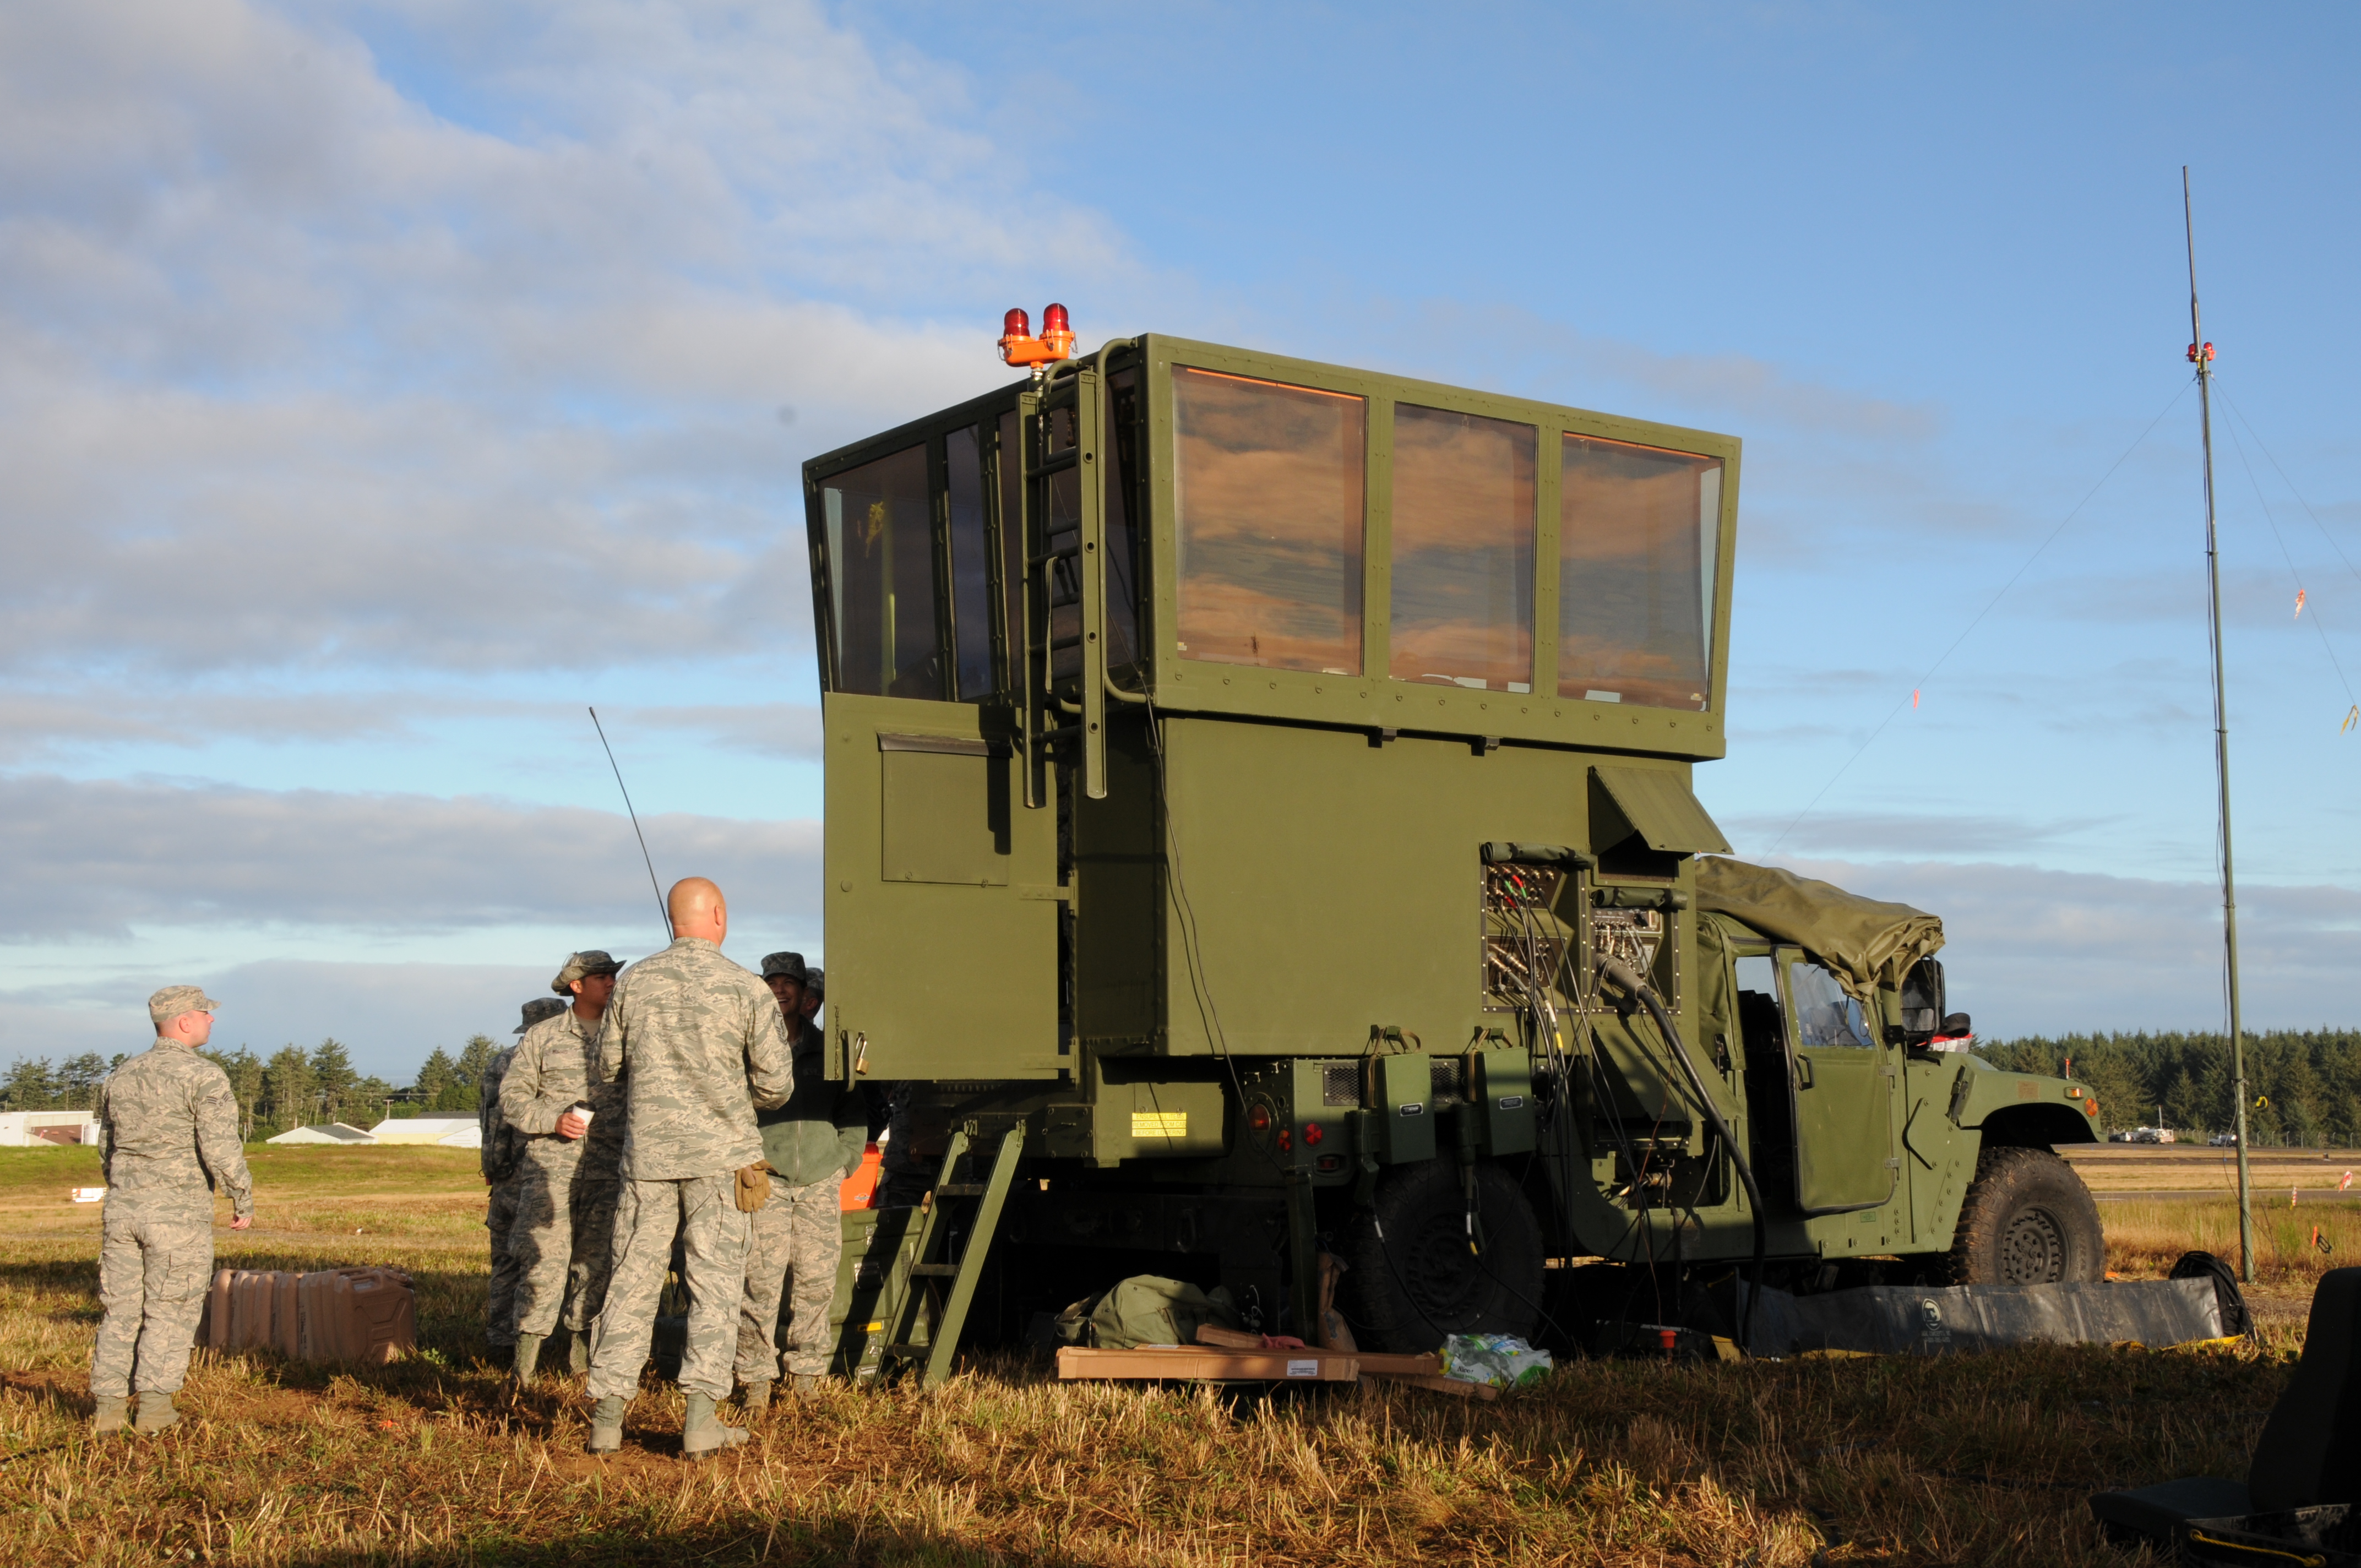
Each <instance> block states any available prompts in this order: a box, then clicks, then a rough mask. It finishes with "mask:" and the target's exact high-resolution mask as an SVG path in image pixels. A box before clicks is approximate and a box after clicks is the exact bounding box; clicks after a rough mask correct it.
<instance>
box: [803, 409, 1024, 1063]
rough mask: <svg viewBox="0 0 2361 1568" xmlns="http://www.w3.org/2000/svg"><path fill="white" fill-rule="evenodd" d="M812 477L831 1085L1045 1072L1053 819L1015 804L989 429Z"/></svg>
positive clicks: (946, 430) (899, 439) (981, 415)
mask: <svg viewBox="0 0 2361 1568" xmlns="http://www.w3.org/2000/svg"><path fill="white" fill-rule="evenodd" d="M968 412H969V413H970V416H971V417H970V418H968V419H967V420H966V421H965V422H957V423H950V424H948V426H947V427H946V426H938V427H937V428H934V429H932V430H921V431H904V432H897V433H895V434H894V435H892V436H886V437H881V438H880V439H879V440H878V441H876V442H873V443H870V444H866V446H865V448H864V449H863V450H862V451H861V452H860V453H858V454H857V455H855V460H854V461H853V462H852V463H851V464H850V465H849V466H842V467H840V468H837V469H836V470H835V471H834V472H832V473H829V474H826V475H823V476H820V477H815V478H814V479H813V480H812V481H811V485H810V495H809V499H810V503H811V505H812V508H813V510H814V517H813V523H814V527H813V530H812V534H813V546H814V549H813V554H814V555H815V559H814V561H813V582H814V586H815V590H816V598H817V600H818V604H817V609H818V617H817V619H818V623H819V635H820V640H821V643H822V651H823V656H822V665H823V674H824V678H823V695H822V697H821V719H822V728H823V731H824V733H825V737H826V740H825V744H826V749H827V758H826V764H825V777H826V801H827V824H826V828H825V866H824V873H825V877H826V882H825V894H824V903H825V906H826V917H827V930H828V937H829V948H828V978H829V987H828V997H829V1001H828V1005H829V1044H830V1047H831V1058H832V1059H831V1068H832V1074H831V1075H832V1076H839V1077H843V1076H850V1077H852V1078H854V1079H856V1080H857V1079H860V1078H867V1079H870V1080H887V1081H890V1080H895V1079H903V1078H936V1079H941V1078H952V1079H956V1078H963V1077H970V1076H972V1077H976V1078H994V1079H1009V1078H1037V1077H1038V1078H1054V1077H1055V1076H1056V1075H1057V1072H1058V1069H1060V1067H1061V1066H1066V1065H1070V1062H1069V1061H1068V1060H1067V1059H1066V1058H1061V1057H1060V1043H1061V1041H1060V1025H1059V1014H1060V1008H1059V996H1058V986H1059V974H1060V964H1059V957H1058V949H1059V922H1060V907H1061V905H1060V897H1061V894H1060V890H1059V888H1058V881H1059V878H1058V866H1057V839H1056V831H1057V828H1056V820H1055V816H1056V814H1055V813H1054V812H1050V811H1027V810H1026V809H1024V807H1023V805H1022V802H1023V798H1024V796H1023V782H1022V778H1021V775H1020V773H1019V771H1018V757H1017V754H1016V753H1017V751H1018V750H1019V748H1018V746H1017V745H1016V736H1015V734H1014V733H1013V729H1012V726H1011V723H1010V722H1009V717H1008V710H1007V709H1006V707H1005V706H1001V705H998V704H996V703H995V702H994V700H993V698H994V688H995V687H996V686H997V685H998V684H999V679H1000V667H1001V663H1002V662H1001V661H1000V660H999V659H998V658H997V657H996V656H995V647H996V646H998V645H1000V644H999V639H998V638H996V637H995V636H994V632H995V630H997V626H998V622H999V620H1000V616H999V614H998V613H997V611H996V609H995V606H994V599H995V598H997V597H998V592H999V588H1000V583H1001V578H1002V573H1001V572H1000V570H999V569H998V566H997V564H996V562H995V560H994V557H995V555H996V554H997V552H996V550H995V549H994V548H993V546H994V545H995V544H996V543H997V534H998V530H997V528H996V527H994V526H993V524H994V523H995V522H996V521H997V519H996V516H995V515H990V514H996V513H997V511H998V510H999V509H998V508H997V507H995V506H991V505H988V504H987V496H988V492H989V491H990V489H991V488H993V486H992V480H993V477H994V468H995V466H996V465H995V463H994V449H995V448H996V446H997V444H998V429H997V423H998V422H997V420H996V419H995V418H994V416H993V415H991V414H990V413H988V412H982V411H972V410H971V411H968Z"/></svg>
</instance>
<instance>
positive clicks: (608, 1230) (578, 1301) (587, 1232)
mask: <svg viewBox="0 0 2361 1568" xmlns="http://www.w3.org/2000/svg"><path fill="white" fill-rule="evenodd" d="M621 1189H622V1183H621V1182H620V1181H618V1180H616V1179H614V1178H613V1177H611V1176H587V1175H583V1174H581V1173H578V1172H577V1174H576V1176H575V1178H574V1263H573V1266H571V1267H570V1268H568V1269H567V1270H566V1311H565V1313H564V1314H563V1315H562V1316H561V1317H560V1318H559V1320H558V1321H560V1322H562V1323H564V1324H565V1325H566V1327H567V1328H569V1329H571V1330H573V1331H574V1332H576V1333H580V1332H582V1331H583V1330H585V1329H587V1328H588V1327H589V1326H590V1325H591V1323H592V1322H594V1321H597V1319H598V1314H599V1312H600V1311H601V1310H603V1309H604V1308H605V1307H606V1305H607V1279H608V1276H609V1274H610V1273H612V1272H613V1269H614V1265H615V1199H616V1195H617V1194H618V1193H619V1192H620V1190H621Z"/></svg>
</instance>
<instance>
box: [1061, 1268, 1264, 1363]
mask: <svg viewBox="0 0 2361 1568" xmlns="http://www.w3.org/2000/svg"><path fill="white" fill-rule="evenodd" d="M1206 1323H1217V1324H1219V1325H1220V1326H1222V1327H1223V1328H1225V1329H1235V1328H1239V1327H1241V1326H1243V1320H1241V1319H1240V1318H1239V1316H1238V1310H1237V1307H1236V1305H1235V1303H1234V1302H1233V1301H1232V1300H1231V1299H1230V1293H1229V1291H1228V1289H1227V1288H1224V1287H1221V1286H1216V1287H1214V1288H1213V1290H1212V1291H1211V1292H1210V1293H1209V1292H1207V1291H1204V1290H1201V1289H1199V1288H1197V1287H1196V1286H1194V1285H1184V1284H1182V1283H1181V1282H1180V1280H1178V1279H1164V1278H1160V1277H1158V1276H1156V1275H1153V1274H1135V1275H1133V1276H1132V1277H1130V1278H1128V1279H1126V1280H1125V1281H1123V1282H1122V1283H1121V1284H1119V1285H1117V1286H1116V1287H1115V1288H1114V1289H1112V1290H1109V1291H1106V1292H1105V1293H1104V1294H1103V1295H1100V1296H1096V1297H1088V1296H1086V1297H1084V1298H1083V1299H1081V1300H1079V1301H1077V1302H1075V1303H1074V1304H1073V1305H1072V1306H1071V1307H1069V1308H1067V1309H1066V1310H1064V1311H1062V1312H1060V1313H1059V1314H1058V1338H1059V1339H1060V1341H1061V1342H1063V1343H1067V1344H1081V1345H1095V1346H1097V1347H1098V1348H1100V1349H1102V1350H1129V1349H1131V1348H1132V1347H1133V1346H1135V1345H1143V1344H1194V1343H1196V1342H1197V1330H1198V1329H1199V1328H1200V1327H1202V1325H1204V1324H1206Z"/></svg>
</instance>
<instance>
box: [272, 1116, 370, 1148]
mask: <svg viewBox="0 0 2361 1568" xmlns="http://www.w3.org/2000/svg"><path fill="white" fill-rule="evenodd" d="M269 1141H270V1142H271V1143H274V1144H337V1145H342V1146H346V1147H348V1148H358V1147H360V1146H362V1145H364V1144H373V1143H375V1142H377V1140H376V1139H375V1138H373V1137H371V1136H370V1135H368V1133H367V1132H365V1131H364V1130H362V1129H361V1128H359V1127H350V1126H346V1124H344V1123H342V1122H319V1123H315V1124H313V1125H311V1126H309V1127H297V1128H295V1129H294V1130H293V1131H292V1132H286V1133H281V1134H280V1135H278V1136H277V1137H275V1138H272V1139H270V1140H269Z"/></svg>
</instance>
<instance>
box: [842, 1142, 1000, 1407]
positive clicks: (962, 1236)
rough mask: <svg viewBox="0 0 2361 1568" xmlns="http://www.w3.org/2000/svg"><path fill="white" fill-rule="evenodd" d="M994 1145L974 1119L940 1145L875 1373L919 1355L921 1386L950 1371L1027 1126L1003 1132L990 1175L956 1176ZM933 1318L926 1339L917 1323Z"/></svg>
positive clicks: (891, 1291)
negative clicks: (938, 1169)
mask: <svg viewBox="0 0 2361 1568" xmlns="http://www.w3.org/2000/svg"><path fill="white" fill-rule="evenodd" d="M989 1145H990V1137H989V1135H986V1134H985V1133H983V1130H982V1129H981V1128H979V1127H978V1126H977V1125H976V1124H974V1123H972V1122H970V1123H968V1124H965V1125H963V1126H961V1127H960V1128H958V1129H957V1130H956V1131H954V1132H953V1133H952V1134H951V1141H950V1147H949V1148H947V1149H945V1150H944V1151H943V1168H942V1173H941V1175H940V1176H939V1178H938V1179H937V1180H936V1182H935V1186H934V1190H933V1191H931V1192H930V1193H928V1199H927V1203H926V1206H925V1209H924V1218H923V1220H922V1221H921V1222H920V1224H919V1229H918V1245H917V1246H916V1247H915V1248H913V1249H911V1250H910V1251H909V1252H908V1253H906V1254H905V1256H906V1258H907V1259H908V1260H909V1261H908V1262H907V1263H906V1264H903V1265H901V1266H900V1267H899V1268H898V1270H897V1272H899V1273H900V1274H901V1275H902V1277H901V1278H900V1279H898V1280H895V1282H894V1283H893V1285H892V1286H891V1287H889V1288H888V1289H887V1292H886V1294H887V1297H888V1298H889V1300H890V1305H889V1306H888V1307H887V1309H886V1313H885V1320H884V1321H885V1328H884V1335H885V1340H884V1345H883V1346H882V1347H881V1350H882V1355H881V1359H880V1363H879V1366H878V1372H879V1374H880V1376H883V1377H884V1378H885V1379H887V1380H888V1381H890V1380H891V1379H892V1378H893V1377H894V1376H895V1374H896V1373H897V1372H898V1371H899V1370H900V1369H901V1368H903V1367H905V1366H906V1365H909V1364H912V1363H915V1362H919V1361H924V1362H925V1363H926V1376H925V1379H924V1382H923V1384H922V1387H928V1388H931V1387H934V1386H935V1385H937V1384H938V1383H940V1382H942V1381H943V1379H945V1378H947V1377H949V1376H950V1373H951V1359H952V1357H954V1356H955V1355H957V1354H959V1342H960V1334H961V1331H962V1330H964V1329H965V1328H966V1327H967V1313H968V1308H969V1307H970V1306H971V1305H972V1303H973V1302H974V1300H975V1288H976V1283H977V1281H978V1280H980V1279H981V1278H983V1266H984V1264H985V1263H986V1262H987V1261H988V1260H989V1259H990V1257H991V1255H992V1238H993V1236H994V1234H995V1233H996V1232H997V1231H998V1230H999V1228H1000V1212H1001V1210H1002V1208H1003V1207H1005V1205H1006V1203H1007V1201H1008V1190H1009V1188H1010V1186H1011V1185H1012V1184H1013V1183H1014V1182H1015V1180H1016V1166H1017V1162H1018V1160H1019V1159H1021V1158H1022V1157H1023V1156H1024V1153H1025V1124H1024V1123H1023V1122H1021V1121H1020V1122H1017V1123H1016V1124H1014V1125H1012V1126H1010V1127H1009V1128H1008V1129H1007V1130H1006V1131H1005V1132H1004V1133H1002V1134H1001V1135H1000V1141H999V1146H998V1149H997V1150H996V1152H994V1155H993V1157H992V1169H991V1173H990V1174H989V1175H988V1176H986V1177H985V1179H983V1180H982V1181H976V1180H973V1179H964V1180H962V1179H957V1178H959V1177H961V1174H962V1173H961V1169H960V1165H961V1161H962V1160H964V1161H966V1162H967V1163H968V1164H969V1166H970V1167H971V1168H972V1167H973V1166H974V1165H975V1164H977V1163H978V1162H980V1161H981V1160H982V1159H983V1156H984V1150H985V1148H986V1147H987V1146H989ZM970 1174H972V1171H971V1173H970ZM955 1250H956V1255H954V1251H955ZM940 1282H948V1283H947V1284H945V1283H940ZM929 1319H930V1320H931V1321H932V1324H933V1327H932V1330H931V1332H928V1334H927V1335H926V1336H925V1338H924V1340H923V1341H922V1340H920V1338H919V1337H918V1329H919V1326H920V1324H921V1323H922V1322H923V1321H928V1320H929Z"/></svg>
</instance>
